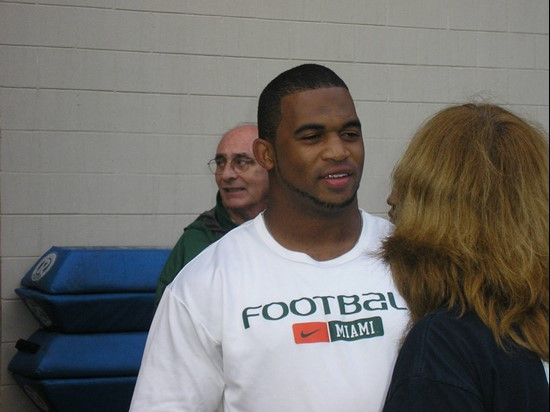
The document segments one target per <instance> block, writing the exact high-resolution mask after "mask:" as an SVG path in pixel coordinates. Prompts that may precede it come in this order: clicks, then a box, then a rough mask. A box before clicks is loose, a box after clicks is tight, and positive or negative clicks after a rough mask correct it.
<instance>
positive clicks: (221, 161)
mask: <svg viewBox="0 0 550 412" xmlns="http://www.w3.org/2000/svg"><path fill="white" fill-rule="evenodd" d="M254 163H256V161H255V160H253V159H251V158H249V157H246V156H238V157H235V158H233V160H231V162H229V166H230V167H231V169H233V171H234V172H235V173H237V174H241V173H245V172H246V171H247V170H248V169H249V168H250V166H252V165H253V164H254ZM207 164H208V168H209V169H210V171H211V172H212V173H213V174H215V175H221V174H222V173H223V171H224V169H225V167H226V166H227V159H225V158H223V157H219V158H217V159H212V160H210V161H209V162H208V163H207Z"/></svg>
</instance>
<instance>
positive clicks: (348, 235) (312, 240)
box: [264, 201, 362, 261]
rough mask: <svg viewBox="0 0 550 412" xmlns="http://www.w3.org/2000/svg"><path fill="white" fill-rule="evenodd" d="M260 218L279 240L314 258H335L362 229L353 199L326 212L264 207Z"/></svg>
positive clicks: (343, 252)
mask: <svg viewBox="0 0 550 412" xmlns="http://www.w3.org/2000/svg"><path fill="white" fill-rule="evenodd" d="M264 218H265V224H266V226H267V228H268V230H269V232H270V233H271V235H272V236H273V238H274V239H275V240H276V241H277V242H278V243H279V244H281V245H282V246H283V247H285V248H287V249H289V250H294V251H297V252H302V253H306V254H307V255H309V256H311V257H312V258H313V259H315V260H318V261H325V260H331V259H335V258H337V257H339V256H341V255H343V254H345V253H347V252H348V251H350V250H351V249H352V248H353V247H354V246H355V244H356V243H357V240H358V239H359V236H360V234H361V229H362V217H361V212H360V211H359V209H358V206H357V201H354V202H353V203H352V204H350V205H348V206H346V207H345V208H343V209H341V210H338V211H327V212H326V213H306V212H304V211H303V210H297V209H295V208H278V207H268V208H267V209H266V211H265V213H264Z"/></svg>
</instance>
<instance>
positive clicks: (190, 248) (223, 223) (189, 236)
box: [156, 193, 238, 305]
mask: <svg viewBox="0 0 550 412" xmlns="http://www.w3.org/2000/svg"><path fill="white" fill-rule="evenodd" d="M237 226H238V225H237V224H236V223H235V222H233V221H232V220H231V219H230V218H229V215H228V214H227V210H225V207H224V206H223V203H222V200H221V196H220V194H219V193H218V194H217V196H216V207H214V208H212V209H210V210H208V211H206V212H204V213H202V214H201V215H200V216H199V217H198V218H197V219H195V220H194V221H193V223H191V224H190V225H189V226H187V227H186V228H185V229H184V230H183V234H182V235H181V237H180V238H179V240H178V241H177V243H176V245H175V246H174V249H172V252H171V253H170V256H168V259H167V260H166V263H165V265H164V268H163V269H162V272H160V276H159V280H158V282H157V292H156V293H157V296H156V303H157V305H158V303H159V302H160V298H161V297H162V294H163V293H164V289H165V288H166V286H168V284H169V283H170V282H172V280H174V278H175V277H176V275H177V274H178V273H179V271H180V270H181V269H182V268H183V267H184V266H185V265H186V264H187V263H188V262H189V261H191V260H192V259H193V258H194V257H195V256H197V255H198V254H199V253H200V252H202V251H203V250H204V249H206V248H207V247H208V246H210V245H211V244H212V243H214V242H215V241H216V240H218V239H220V238H221V237H222V236H223V235H225V234H226V233H227V232H229V231H230V230H231V229H234V228H236V227H237Z"/></svg>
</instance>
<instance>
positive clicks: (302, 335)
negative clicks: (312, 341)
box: [300, 329, 321, 339]
mask: <svg viewBox="0 0 550 412" xmlns="http://www.w3.org/2000/svg"><path fill="white" fill-rule="evenodd" d="M320 330H321V329H315V330H313V331H311V332H309V333H304V331H302V332H300V337H301V338H302V339H305V338H308V337H310V336H311V335H313V334H314V333H317V332H319V331H320Z"/></svg>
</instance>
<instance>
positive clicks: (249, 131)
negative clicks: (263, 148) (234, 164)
mask: <svg viewBox="0 0 550 412" xmlns="http://www.w3.org/2000/svg"><path fill="white" fill-rule="evenodd" d="M257 138H258V129H257V128H255V127H244V128H241V129H237V130H234V131H231V132H229V133H227V134H226V135H225V136H224V137H223V138H222V139H221V140H220V143H219V144H218V148H217V149H216V156H224V157H226V158H233V157H235V156H236V155H242V154H246V155H248V156H250V157H252V158H254V154H253V150H252V146H253V142H254V140H256V139H257Z"/></svg>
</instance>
